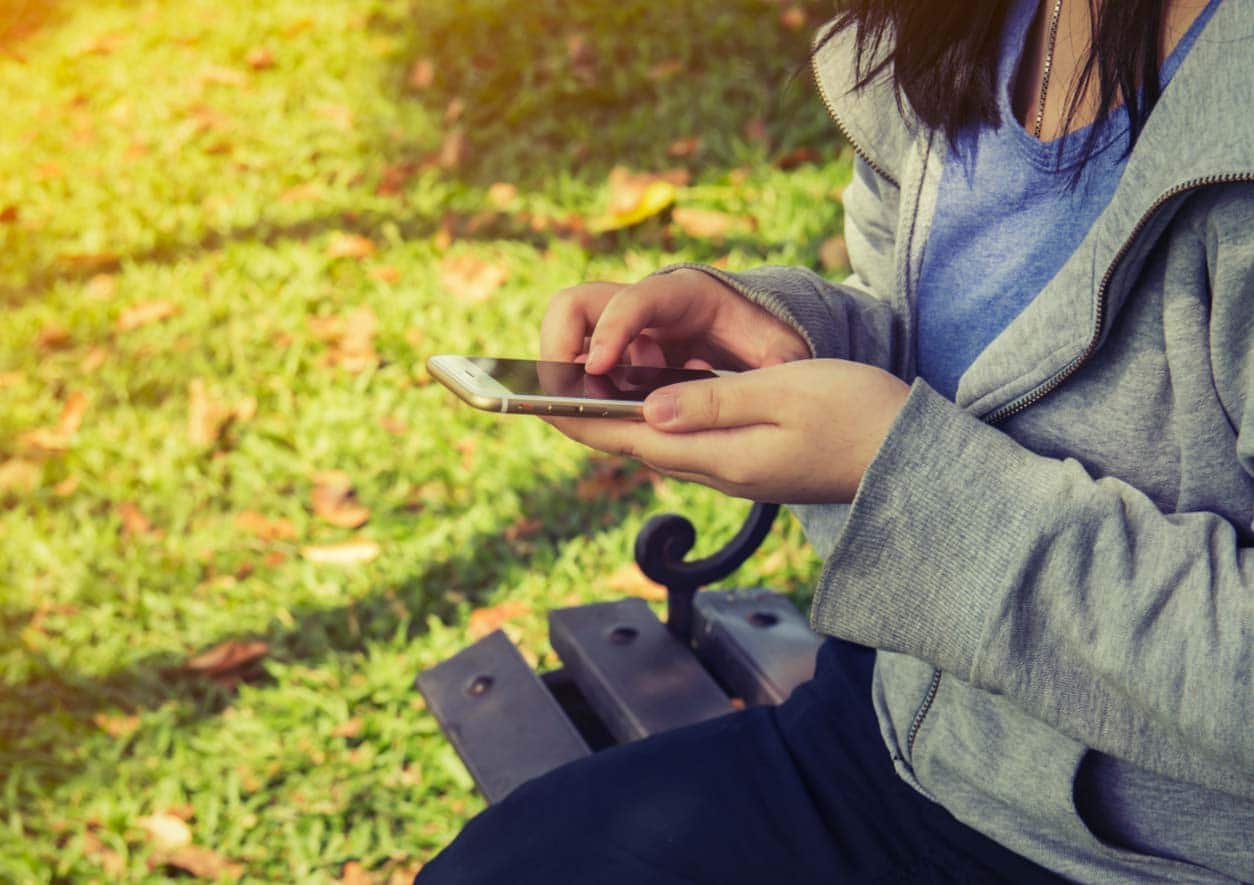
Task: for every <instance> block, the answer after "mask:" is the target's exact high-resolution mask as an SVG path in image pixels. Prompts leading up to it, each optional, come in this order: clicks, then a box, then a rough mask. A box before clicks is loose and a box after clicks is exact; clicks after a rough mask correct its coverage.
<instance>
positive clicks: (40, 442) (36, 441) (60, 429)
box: [21, 390, 91, 452]
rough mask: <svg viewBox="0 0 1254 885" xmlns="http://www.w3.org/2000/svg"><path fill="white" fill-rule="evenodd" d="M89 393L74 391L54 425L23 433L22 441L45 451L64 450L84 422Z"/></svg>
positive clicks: (30, 446)
mask: <svg viewBox="0 0 1254 885" xmlns="http://www.w3.org/2000/svg"><path fill="white" fill-rule="evenodd" d="M90 402H91V401H90V400H89V399H88V397H87V394H85V393H83V392H82V391H81V390H76V391H74V392H72V393H71V394H70V395H69V396H67V397H66V398H65V404H64V405H63V406H62V407H61V417H60V418H59V419H58V420H57V423H56V426H54V427H41V428H38V429H36V430H31V431H28V432H27V433H24V434H22V436H21V441H22V443H23V444H24V445H26V446H27V447H29V448H33V449H39V450H42V451H45V452H63V451H65V450H66V449H67V448H69V445H70V440H71V439H72V438H73V437H74V434H76V433H78V430H79V428H80V427H81V426H82V424H83V415H84V414H86V412H87V407H88V406H89V405H90Z"/></svg>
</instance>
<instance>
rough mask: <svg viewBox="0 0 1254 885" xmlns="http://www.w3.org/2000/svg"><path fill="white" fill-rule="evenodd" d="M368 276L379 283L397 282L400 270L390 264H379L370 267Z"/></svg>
mask: <svg viewBox="0 0 1254 885" xmlns="http://www.w3.org/2000/svg"><path fill="white" fill-rule="evenodd" d="M370 277H371V278H372V279H375V280H378V281H379V282H381V283H399V282H400V279H401V272H400V269H399V268H396V267H393V266H392V265H390V264H380V265H379V266H377V267H372V268H370Z"/></svg>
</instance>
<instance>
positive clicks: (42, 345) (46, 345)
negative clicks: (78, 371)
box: [35, 326, 74, 350]
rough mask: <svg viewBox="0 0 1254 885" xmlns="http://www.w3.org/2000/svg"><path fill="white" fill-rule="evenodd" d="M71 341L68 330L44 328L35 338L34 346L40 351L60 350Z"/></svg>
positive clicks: (53, 327)
mask: <svg viewBox="0 0 1254 885" xmlns="http://www.w3.org/2000/svg"><path fill="white" fill-rule="evenodd" d="M73 341H74V338H73V336H72V335H71V334H70V330H69V329H66V328H63V327H61V326H44V328H42V329H40V330H39V334H38V335H37V336H36V337H35V344H36V345H37V346H38V347H39V349H40V350H61V349H62V348H64V347H69V346H70V344H72V343H73Z"/></svg>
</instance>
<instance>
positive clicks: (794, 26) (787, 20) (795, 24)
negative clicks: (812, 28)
mask: <svg viewBox="0 0 1254 885" xmlns="http://www.w3.org/2000/svg"><path fill="white" fill-rule="evenodd" d="M779 23H780V24H781V25H783V26H784V27H785V28H787V29H788V30H790V31H800V30H801V29H802V28H804V27H805V26H806V11H805V10H804V9H802V8H801V7H800V6H789V7H788V8H787V9H785V10H783V11H782V12H780V14H779Z"/></svg>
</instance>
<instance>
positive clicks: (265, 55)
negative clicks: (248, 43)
mask: <svg viewBox="0 0 1254 885" xmlns="http://www.w3.org/2000/svg"><path fill="white" fill-rule="evenodd" d="M244 61H246V62H247V63H248V66H249V67H250V68H252V69H253V70H254V71H264V70H266V69H267V68H272V67H274V53H273V52H271V51H270V49H269V48H268V47H265V46H254V47H253V48H252V49H250V50H248V54H247V55H245V56H244Z"/></svg>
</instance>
